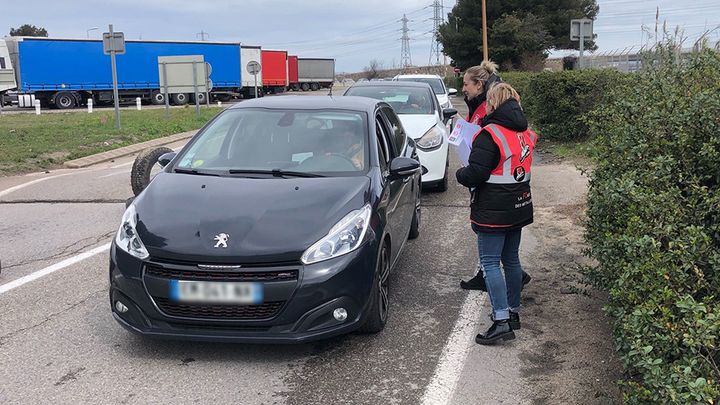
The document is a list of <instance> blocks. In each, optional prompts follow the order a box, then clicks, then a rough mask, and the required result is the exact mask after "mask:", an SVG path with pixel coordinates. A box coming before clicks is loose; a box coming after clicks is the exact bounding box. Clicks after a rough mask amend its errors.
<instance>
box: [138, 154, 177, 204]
mask: <svg viewBox="0 0 720 405" xmlns="http://www.w3.org/2000/svg"><path fill="white" fill-rule="evenodd" d="M172 151H173V150H172V149H170V148H168V147H165V146H160V147H157V148H150V149H145V150H144V151H142V152H140V153H139V154H138V155H137V157H136V158H135V162H134V163H133V167H132V170H131V171H130V186H132V191H133V193H134V194H135V195H138V194H140V193H141V192H142V191H143V190H144V189H145V187H147V185H148V184H150V180H152V179H151V178H150V175H151V172H152V169H153V167H154V166H155V165H156V164H157V161H158V158H160V156H162V155H164V154H166V153H170V152H172Z"/></svg>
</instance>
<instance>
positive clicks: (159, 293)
mask: <svg viewBox="0 0 720 405" xmlns="http://www.w3.org/2000/svg"><path fill="white" fill-rule="evenodd" d="M159 163H160V164H161V165H164V168H163V171H162V172H160V173H159V174H158V175H157V176H155V178H154V179H153V180H152V182H151V183H150V184H149V185H148V187H147V188H146V189H145V190H144V191H142V193H140V194H139V195H138V196H137V197H136V198H135V199H134V201H132V203H131V204H130V205H129V206H128V208H127V210H126V212H125V214H124V215H123V218H122V224H121V226H120V229H119V230H118V233H117V235H116V237H115V240H114V242H113V244H112V248H111V251H110V301H111V307H112V313H113V316H114V317H115V319H116V320H117V321H118V322H119V323H120V324H121V325H122V326H124V327H125V328H127V329H129V330H130V331H132V332H136V333H139V334H142V335H148V336H164V337H175V338H184V339H196V340H221V341H244V342H284V343H288V342H303V341H308V340H314V339H319V338H326V337H330V336H334V335H339V334H343V333H347V332H351V331H355V330H361V331H364V332H378V331H380V330H382V329H383V327H384V326H385V322H386V320H387V316H388V276H389V272H390V271H391V269H392V268H393V265H394V264H395V263H396V262H397V259H398V257H399V255H400V252H401V250H402V248H403V245H404V244H405V242H406V240H407V239H408V237H416V236H417V235H418V232H419V225H420V184H421V172H420V170H421V169H420V165H419V163H418V161H417V153H416V150H415V144H414V142H413V141H412V139H410V138H408V137H407V136H406V135H405V132H404V130H403V128H402V125H400V123H399V120H398V118H397V116H396V115H395V113H394V112H393V110H392V108H390V106H389V105H388V104H386V103H384V102H382V101H378V100H374V99H369V98H364V97H337V98H333V97H312V96H306V97H297V96H281V97H273V98H262V99H254V100H249V101H245V102H243V103H240V104H238V105H236V106H234V107H232V108H229V109H227V110H225V111H224V112H222V113H220V114H219V115H218V116H217V117H215V118H214V119H213V120H212V121H211V122H210V123H208V124H207V125H206V126H205V127H204V128H203V129H202V130H201V131H200V132H199V133H198V134H197V135H195V136H194V137H193V138H192V139H191V140H190V142H189V143H188V144H187V145H186V146H185V147H184V148H183V149H182V151H180V152H179V153H178V154H177V155H175V154H174V153H168V154H165V155H163V156H161V157H160V159H159Z"/></svg>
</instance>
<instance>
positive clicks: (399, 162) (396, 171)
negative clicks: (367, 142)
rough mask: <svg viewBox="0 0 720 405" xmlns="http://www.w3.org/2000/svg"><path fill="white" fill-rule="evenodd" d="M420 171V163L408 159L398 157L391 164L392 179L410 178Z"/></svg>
mask: <svg viewBox="0 0 720 405" xmlns="http://www.w3.org/2000/svg"><path fill="white" fill-rule="evenodd" d="M419 170H420V162H418V161H417V160H415V159H411V158H408V157H397V158H395V159H393V160H392V161H391V162H390V178H391V179H402V178H406V177H410V176H412V175H413V174H415V173H417V172H418V171H419Z"/></svg>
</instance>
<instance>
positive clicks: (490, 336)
mask: <svg viewBox="0 0 720 405" xmlns="http://www.w3.org/2000/svg"><path fill="white" fill-rule="evenodd" d="M487 98H488V100H487V109H488V115H487V116H486V117H485V118H484V119H483V122H482V127H483V129H482V130H481V131H480V132H479V133H477V134H476V135H475V138H474V139H473V145H472V151H471V152H470V159H469V165H468V166H466V167H463V168H460V169H458V171H457V173H456V174H455V176H456V178H457V181H458V183H460V184H462V185H463V186H465V187H471V188H474V191H473V194H472V201H471V204H470V207H471V215H470V219H471V222H472V229H473V231H475V233H476V234H477V238H478V253H479V255H480V263H481V264H482V270H483V275H484V279H485V283H486V285H487V291H488V295H489V296H490V302H491V304H492V309H493V314H492V319H493V324H492V326H491V327H490V328H489V329H488V331H487V332H486V333H484V334H478V335H477V336H476V337H475V341H476V342H477V343H479V344H493V343H495V342H497V341H498V340H510V339H514V338H515V333H514V332H513V330H516V329H520V315H519V314H518V311H519V309H520V290H521V289H522V267H521V266H520V257H519V254H518V249H519V247H520V235H521V229H522V227H524V226H525V225H528V224H530V223H532V221H533V206H532V197H531V193H530V174H531V165H532V152H533V149H534V148H535V143H536V141H537V137H536V135H535V133H534V132H533V131H530V130H529V129H528V124H527V119H526V118H525V114H524V113H523V111H522V108H521V107H520V102H519V100H520V96H519V95H518V94H517V92H516V91H515V90H514V89H513V88H512V87H511V86H510V85H508V84H505V83H500V84H497V85H495V86H493V87H492V88H491V89H490V91H489V92H488V96H487ZM501 261H502V265H503V269H504V273H505V275H504V277H503V273H502V272H501V270H500V262H501Z"/></svg>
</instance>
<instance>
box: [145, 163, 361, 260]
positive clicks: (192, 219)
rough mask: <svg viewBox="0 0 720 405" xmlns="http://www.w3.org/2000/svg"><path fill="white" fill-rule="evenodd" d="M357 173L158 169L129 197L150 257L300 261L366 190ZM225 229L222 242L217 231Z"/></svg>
mask: <svg viewBox="0 0 720 405" xmlns="http://www.w3.org/2000/svg"><path fill="white" fill-rule="evenodd" d="M369 187H370V179H369V178H368V177H366V176H358V177H337V178H330V177H323V178H263V179H250V178H240V177H209V176H198V175H191V174H177V173H160V174H158V175H157V176H156V177H155V179H153V181H152V182H151V183H150V185H149V186H148V187H147V189H146V190H145V191H143V193H142V194H140V195H139V196H138V198H137V199H136V200H135V202H134V204H135V205H136V210H137V213H138V225H137V232H138V235H139V236H140V239H141V240H142V241H143V243H144V244H145V247H146V248H147V250H148V252H149V253H150V256H151V257H153V258H160V259H169V260H181V261H192V262H206V263H236V264H239V263H270V262H287V261H298V260H299V259H300V256H301V255H302V253H303V252H304V251H305V250H306V249H307V248H308V247H310V246H311V245H312V244H313V243H315V242H316V241H318V240H319V239H321V238H322V237H323V236H325V235H326V234H327V233H328V231H329V230H330V228H331V227H332V226H333V225H334V224H335V223H337V222H338V221H339V220H340V219H342V218H343V217H344V216H345V215H347V214H348V213H349V212H351V211H353V210H356V209H359V208H361V207H362V206H363V205H364V204H365V203H366V202H367V201H368V196H369ZM220 234H227V235H229V236H228V238H227V248H224V247H222V245H221V246H218V247H215V246H216V244H218V241H217V240H216V238H215V237H216V236H217V235H220Z"/></svg>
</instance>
